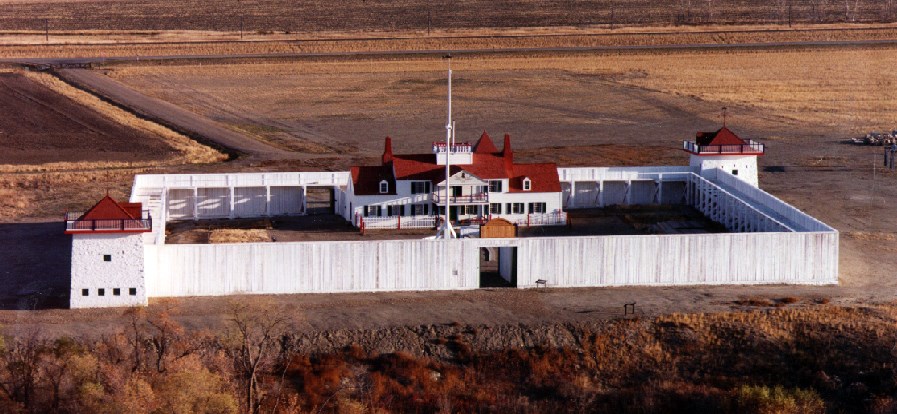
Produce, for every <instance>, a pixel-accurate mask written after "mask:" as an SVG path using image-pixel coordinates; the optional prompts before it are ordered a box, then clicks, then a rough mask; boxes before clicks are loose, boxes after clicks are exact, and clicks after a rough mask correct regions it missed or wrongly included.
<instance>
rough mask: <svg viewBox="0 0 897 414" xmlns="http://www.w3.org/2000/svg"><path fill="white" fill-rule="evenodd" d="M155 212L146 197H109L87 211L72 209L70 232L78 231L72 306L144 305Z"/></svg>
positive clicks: (67, 224)
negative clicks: (147, 245)
mask: <svg viewBox="0 0 897 414" xmlns="http://www.w3.org/2000/svg"><path fill="white" fill-rule="evenodd" d="M152 228H153V221H152V217H150V215H149V212H148V211H146V210H143V206H142V204H141V203H119V202H117V201H115V200H114V199H112V197H109V196H108V195H107V196H106V197H103V199H102V200H100V201H99V202H98V203H97V204H95V205H94V206H93V207H91V208H90V209H89V210H87V211H86V212H83V213H80V212H78V213H66V215H65V234H71V235H72V283H71V295H70V297H69V306H70V307H71V308H97V307H116V306H143V305H146V304H147V300H146V285H145V281H144V275H143V266H144V260H143V259H144V254H143V249H144V243H143V233H148V232H151V231H152Z"/></svg>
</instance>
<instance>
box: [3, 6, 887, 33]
mask: <svg viewBox="0 0 897 414" xmlns="http://www.w3.org/2000/svg"><path fill="white" fill-rule="evenodd" d="M0 5H2V7H3V10H4V13H3V14H2V17H0V27H2V28H4V29H6V30H31V31H42V30H44V29H45V27H46V26H45V25H47V24H48V25H49V27H50V29H51V30H60V31H72V30H149V31H160V30H215V31H236V30H239V29H240V27H241V23H242V26H243V28H244V29H245V31H248V32H259V31H261V32H271V31H289V32H296V31H309V32H313V31H348V32H352V31H386V30H395V29H406V30H407V29H414V30H426V29H427V27H428V26H431V27H434V28H470V27H555V26H583V25H606V26H611V25H615V26H621V25H638V26H645V25H651V26H662V25H694V24H756V23H787V22H788V21H789V15H790V20H791V21H793V22H802V23H831V22H882V21H892V20H893V19H894V18H895V17H897V6H895V5H894V4H892V3H891V2H890V1H864V2H847V4H846V7H845V4H843V3H840V2H835V1H825V2H822V1H816V0H794V1H792V2H787V3H786V2H783V1H777V0H759V1H752V2H744V1H738V0H715V1H712V2H703V1H694V2H692V1H677V2H672V3H667V2H654V1H649V0H625V1H620V0H587V1H577V2H569V1H563V0H547V1H544V0H543V1H538V0H518V1H489V0H463V1H455V2H451V3H438V2H437V3H433V2H428V1H425V0H400V1H382V0H379V1H374V0H372V1H365V2H361V3H358V2H331V1H323V0H314V1H302V2H295V1H288V0H252V1H242V2H238V1H233V0H228V1H210V0H187V1H178V2H170V1H163V0H146V1H134V0H127V1H115V2H109V1H103V0H63V1H48V0H7V1H3V2H0ZM428 16H429V17H428Z"/></svg>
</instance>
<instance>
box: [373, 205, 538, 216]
mask: <svg viewBox="0 0 897 414" xmlns="http://www.w3.org/2000/svg"><path fill="white" fill-rule="evenodd" d="M488 206H489V207H488V209H489V210H488V212H487V211H485V210H486V205H485V204H482V205H481V204H471V205H467V206H456V208H459V209H461V210H459V211H458V212H459V213H460V214H467V215H486V214H542V213H546V212H547V205H546V203H505V204H502V203H490V204H489V205H488ZM384 207H386V208H384ZM431 211H432V212H433V213H434V214H440V215H442V214H445V207H443V206H437V205H434V206H433V207H432V208H431V206H430V204H403V205H398V206H380V205H372V206H364V207H363V215H364V217H382V216H383V213H384V212H385V213H386V216H387V217H393V216H428V215H430V212H431Z"/></svg>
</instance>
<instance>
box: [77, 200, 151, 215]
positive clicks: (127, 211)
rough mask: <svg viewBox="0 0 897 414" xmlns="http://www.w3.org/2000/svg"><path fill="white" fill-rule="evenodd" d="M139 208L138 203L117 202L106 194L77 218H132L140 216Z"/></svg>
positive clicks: (140, 206)
mask: <svg viewBox="0 0 897 414" xmlns="http://www.w3.org/2000/svg"><path fill="white" fill-rule="evenodd" d="M141 208H142V205H141V204H140V203H121V204H119V203H118V202H117V201H115V200H113V199H112V197H109V196H108V195H107V196H106V197H103V199H102V200H100V201H99V202H98V203H96V204H95V205H94V206H93V207H91V208H90V210H87V212H85V213H84V214H82V215H81V217H78V220H134V219H139V218H140V215H141ZM135 212H136V213H137V214H136V215H135V214H134V213H135Z"/></svg>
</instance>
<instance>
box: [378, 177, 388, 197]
mask: <svg viewBox="0 0 897 414" xmlns="http://www.w3.org/2000/svg"><path fill="white" fill-rule="evenodd" d="M388 192H389V182H387V181H386V180H382V181H380V194H386V193H388Z"/></svg>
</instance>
